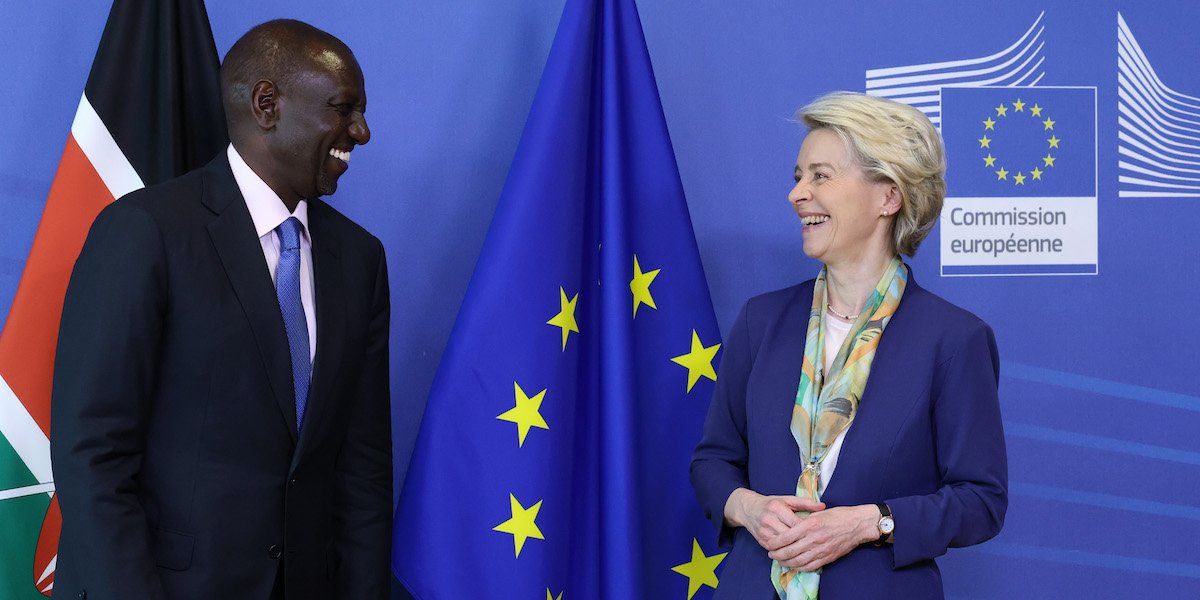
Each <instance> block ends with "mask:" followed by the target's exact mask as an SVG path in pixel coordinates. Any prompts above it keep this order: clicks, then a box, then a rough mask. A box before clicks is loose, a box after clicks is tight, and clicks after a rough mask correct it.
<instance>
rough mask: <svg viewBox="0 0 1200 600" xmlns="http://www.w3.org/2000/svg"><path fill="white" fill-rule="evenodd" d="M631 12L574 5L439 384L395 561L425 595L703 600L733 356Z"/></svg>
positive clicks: (623, 0)
mask: <svg viewBox="0 0 1200 600" xmlns="http://www.w3.org/2000/svg"><path fill="white" fill-rule="evenodd" d="M719 335H720V334H719V331H718V329H717V323H716V319H715V317H714V315H713V309H712V304H711V301H710V299H709V295H708V287H707V284H706V282H705V278H704V272H703V269H702V266H701V264H700V258H699V253H698V251H697V248H696V242H695V237H694V235H693V233H692V228H691V222H690V218H689V215H688V211H687V205H686V203H685V201H684V195H683V188H682V184H681V183H680V179H679V172H678V168H677V167H676V164H675V158H674V153H673V151H672V148H671V142H670V139H669V136H668V134H667V128H666V122H665V120H664V118H663V114H662V106H661V103H660V101H659V97H658V90H657V87H656V85H655V81H654V75H653V71H652V69H651V64H650V59H649V55H648V53H647V51H646V45H645V40H644V38H643V36H642V30H641V25H640V22H639V19H638V14H637V9H636V7H635V5H634V2H633V0H568V1H567V3H566V8H565V10H564V12H563V16H562V20H561V22H560V24H559V29H558V32H557V34H556V36H555V40H554V43H553V46H552V48H551V51H550V56H549V59H548V61H547V64H546V68H545V71H544V73H543V75H542V80H541V84H540V86H539V88H538V91H537V95H536V97H535V99H534V103H533V107H532V109H531V111H530V115H529V118H528V121H527V123H526V125H525V131H524V133H523V135H522V138H521V142H520V144H519V146H518V149H517V153H516V156H515V158H514V159H513V163H512V166H511V169H510V171H509V175H508V180H507V182H506V184H505V187H504V190H503V192H502V195H501V198H500V201H499V205H498V207H497V209H496V214H495V217H494V219H493V221H492V225H491V228H490V230H489V232H488V235H487V239H486V240H485V242H484V247H483V250H482V253H481V255H480V258H479V262H478V263H477V265H476V268H475V273H474V275H473V276H472V279H471V283H470V286H469V288H468V290H467V294H466V297H465V299H464V301H463V305H462V307H461V309H460V311H459V315H458V320H457V322H456V324H455V327H454V330H453V332H452V333H451V337H450V341H449V343H448V345H447V348H446V351H445V353H444V355H443V357H442V361H441V365H440V367H439V369H438V373H437V376H436V378H435V380H434V383H433V387H432V389H431V391H430V395H429V399H428V403H427V407H426V411H425V416H424V420H423V421H422V425H421V432H420V436H419V438H418V441H417V445H416V449H415V451H414V454H413V458H412V462H411V465H410V467H409V471H408V476H407V479H406V481H405V485H404V489H403V492H402V494H401V499H400V504H399V506H398V508H397V511H396V521H395V537H394V545H393V555H392V557H393V558H392V565H393V569H394V571H395V573H396V575H397V576H398V577H399V578H400V580H401V581H402V582H403V583H404V584H405V586H406V587H407V588H408V589H409V590H410V591H411V592H412V593H413V594H414V595H415V596H416V597H417V598H421V599H422V600H432V599H439V598H530V599H537V600H541V599H542V598H552V599H555V600H558V599H560V598H561V599H562V600H582V599H587V598H606V599H612V598H680V599H684V598H691V597H693V596H703V595H704V594H708V593H711V588H712V587H715V586H716V584H717V575H716V573H715V572H714V571H715V569H716V567H717V566H718V565H719V563H720V561H721V559H722V558H723V554H721V553H719V552H717V550H716V549H715V548H713V547H712V546H713V543H714V541H713V536H712V527H711V525H709V524H708V522H707V521H705V520H704V518H703V515H702V513H701V510H700V507H699V506H698V504H697V503H696V501H695V499H694V496H693V493H692V490H691V486H690V485H689V481H688V464H689V462H690V454H691V450H692V448H693V447H694V445H695V443H696V442H697V440H698V439H699V435H700V431H701V427H702V422H703V418H704V414H705V412H706V410H707V407H708V402H709V398H710V396H711V392H712V386H713V383H714V382H715V379H716V371H715V369H716V363H717V358H718V356H717V355H718V353H719V349H720V339H719Z"/></svg>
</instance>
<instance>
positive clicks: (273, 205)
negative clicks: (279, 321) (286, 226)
mask: <svg viewBox="0 0 1200 600" xmlns="http://www.w3.org/2000/svg"><path fill="white" fill-rule="evenodd" d="M228 154H229V168H230V169H232V170H233V178H234V179H235V180H237V185H238V189H240V190H241V191H242V197H243V198H245V199H246V208H248V209H250V219H251V220H253V221H254V232H255V233H256V234H257V235H258V242H259V244H261V245H262V251H263V258H265V259H266V261H267V269H268V270H270V272H271V282H272V283H274V282H275V269H276V268H277V267H278V266H279V234H278V233H276V232H275V229H276V228H277V227H279V226H280V225H282V224H283V222H284V221H286V220H288V217H296V219H297V220H298V221H300V225H301V227H300V303H301V304H303V305H304V320H305V321H307V322H308V359H309V362H310V363H311V361H312V360H313V359H314V358H316V355H317V318H316V315H317V311H316V303H315V302H314V300H313V298H314V297H315V293H314V290H313V267H312V239H311V238H310V237H309V235H310V234H309V229H308V202H306V201H304V200H301V201H300V203H299V204H297V205H296V211H295V212H292V213H289V212H288V210H287V206H284V204H283V200H280V199H279V195H278V194H276V193H275V191H274V190H272V189H271V187H270V186H268V185H267V183H266V182H265V181H263V180H262V178H261V177H259V176H258V175H257V174H256V173H255V172H254V171H253V170H251V169H250V165H247V164H246V161H244V160H242V156H241V155H240V154H238V152H237V150H235V149H234V147H233V144H230V145H229V149H228Z"/></svg>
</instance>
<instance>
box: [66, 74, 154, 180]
mask: <svg viewBox="0 0 1200 600" xmlns="http://www.w3.org/2000/svg"><path fill="white" fill-rule="evenodd" d="M71 135H72V136H74V137H75V143H77V144H79V148H80V149H82V150H83V154H84V155H85V156H87V158H88V161H89V162H91V163H92V168H94V169H96V172H97V173H99V174H100V179H102V180H104V185H105V186H107V187H108V191H109V192H111V193H112V195H113V198H120V197H121V196H124V195H125V194H128V193H129V192H132V191H134V190H137V189H141V188H143V187H145V185H144V184H143V183H142V178H141V177H139V176H138V174H137V171H135V170H134V168H133V165H131V164H129V159H127V158H125V153H124V152H121V148H120V147H119V146H117V141H116V140H115V139H113V136H112V134H111V133H109V131H108V127H106V126H105V125H104V121H101V120H100V115H98V114H96V109H94V108H92V104H91V103H90V102H88V99H87V95H86V94H85V95H83V96H81V97H80V98H79V110H77V111H75V121H74V122H72V123H71Z"/></svg>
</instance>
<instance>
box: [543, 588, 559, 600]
mask: <svg viewBox="0 0 1200 600" xmlns="http://www.w3.org/2000/svg"><path fill="white" fill-rule="evenodd" d="M562 595H563V593H562V592H559V593H558V595H557V596H555V595H554V594H551V593H550V588H546V600H562Z"/></svg>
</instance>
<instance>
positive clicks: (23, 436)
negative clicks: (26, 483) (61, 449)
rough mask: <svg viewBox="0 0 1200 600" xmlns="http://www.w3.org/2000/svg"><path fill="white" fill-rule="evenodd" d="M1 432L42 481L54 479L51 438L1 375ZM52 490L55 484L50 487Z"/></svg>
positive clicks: (34, 474)
mask: <svg viewBox="0 0 1200 600" xmlns="http://www.w3.org/2000/svg"><path fill="white" fill-rule="evenodd" d="M0 434H3V435H4V437H5V439H7V440H8V443H9V445H11V446H12V447H13V450H16V451H17V455H18V456H20V457H21V460H22V461H23V462H24V463H25V467H26V468H27V469H29V472H30V473H33V476H34V477H35V478H36V479H37V480H38V482H40V483H50V482H52V481H54V474H53V472H52V471H51V470H50V438H48V437H46V434H45V433H44V432H42V428H41V427H39V426H38V424H37V422H36V421H34V420H33V417H32V416H31V415H30V414H29V411H28V410H26V409H25V405H24V404H21V401H20V400H18V399H17V396H16V394H13V391H12V388H10V387H8V382H7V381H4V377H3V376H0ZM51 491H53V488H52V489H51Z"/></svg>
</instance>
